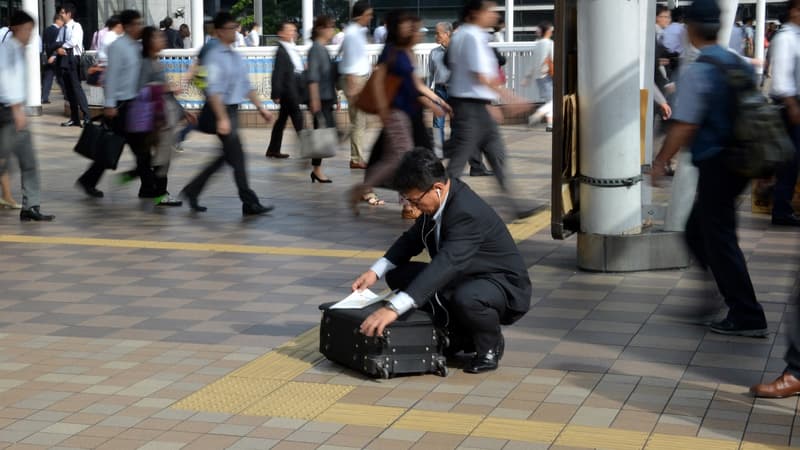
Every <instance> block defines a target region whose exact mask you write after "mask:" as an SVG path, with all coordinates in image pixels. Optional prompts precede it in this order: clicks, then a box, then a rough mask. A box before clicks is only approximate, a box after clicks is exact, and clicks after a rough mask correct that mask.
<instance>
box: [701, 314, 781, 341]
mask: <svg viewBox="0 0 800 450" xmlns="http://www.w3.org/2000/svg"><path fill="white" fill-rule="evenodd" d="M709 329H710V330H711V331H713V332H714V333H717V334H725V335H728V336H745V337H762V338H763V337H767V334H768V330H767V327H757V328H753V327H749V326H747V327H745V326H741V325H738V324H736V323H734V322H732V321H731V320H730V319H722V320H720V321H718V322H714V323H712V324H711V326H710V327H709Z"/></svg>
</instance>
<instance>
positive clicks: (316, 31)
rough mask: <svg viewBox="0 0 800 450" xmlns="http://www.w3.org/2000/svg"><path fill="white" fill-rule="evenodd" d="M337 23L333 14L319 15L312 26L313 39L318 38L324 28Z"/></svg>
mask: <svg viewBox="0 0 800 450" xmlns="http://www.w3.org/2000/svg"><path fill="white" fill-rule="evenodd" d="M335 23H336V22H334V20H333V17H331V16H318V17H317V18H316V19H314V27H313V28H311V39H312V40H316V39H317V38H318V37H319V36H320V34H322V31H323V30H324V29H326V28H328V27H332V26H334V25H335Z"/></svg>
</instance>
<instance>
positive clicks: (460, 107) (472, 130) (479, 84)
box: [445, 0, 531, 217]
mask: <svg viewBox="0 0 800 450" xmlns="http://www.w3.org/2000/svg"><path fill="white" fill-rule="evenodd" d="M495 6H497V4H496V3H495V2H493V1H490V0H468V1H467V2H466V4H465V5H464V8H463V10H462V12H461V21H462V25H461V26H460V27H459V28H458V32H457V33H454V34H453V38H452V40H451V42H450V49H449V52H448V61H449V62H450V70H451V75H450V83H449V84H448V94H449V96H450V105H451V106H452V107H453V116H452V119H451V130H452V131H451V137H450V140H449V141H448V143H447V146H445V157H446V158H450V161H449V163H448V165H447V171H448V174H449V176H450V177H452V178H459V177H460V176H461V174H462V172H463V171H464V166H465V165H466V164H467V161H468V160H469V159H470V158H475V157H477V158H480V155H481V154H482V155H485V156H486V159H487V160H488V162H489V164H490V165H491V168H492V170H493V171H494V176H495V177H496V178H497V181H498V183H499V184H500V187H501V189H503V190H504V191H505V192H508V191H509V189H508V183H507V180H506V176H505V157H506V156H505V155H506V149H505V145H504V144H503V138H502V136H500V130H499V128H498V125H497V121H496V120H495V119H494V117H493V116H492V114H491V113H490V110H489V108H490V107H491V104H492V102H493V101H495V100H497V99H498V98H499V97H500V93H501V91H502V89H501V86H500V83H499V81H498V70H497V68H498V63H497V58H496V57H495V55H494V52H493V51H492V49H491V47H489V42H488V40H489V35H488V34H487V33H486V32H485V31H484V30H485V29H487V28H491V27H493V26H494V25H495V23H497V17H498V16H497V12H496V11H495V10H494V7H495ZM479 152H480V153H479ZM509 200H510V201H511V202H512V203H513V200H511V199H509ZM513 207H514V209H515V214H516V215H517V216H518V217H525V216H527V215H529V214H530V213H531V211H526V210H523V209H521V208H519V207H518V206H517V205H516V204H514V205H513Z"/></svg>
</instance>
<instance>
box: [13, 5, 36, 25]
mask: <svg viewBox="0 0 800 450" xmlns="http://www.w3.org/2000/svg"><path fill="white" fill-rule="evenodd" d="M26 23H33V17H31V15H30V14H28V13H26V12H25V11H23V10H21V9H18V10H16V11H14V12H13V13H11V17H10V18H9V19H8V26H9V27H16V26H18V25H24V24H26Z"/></svg>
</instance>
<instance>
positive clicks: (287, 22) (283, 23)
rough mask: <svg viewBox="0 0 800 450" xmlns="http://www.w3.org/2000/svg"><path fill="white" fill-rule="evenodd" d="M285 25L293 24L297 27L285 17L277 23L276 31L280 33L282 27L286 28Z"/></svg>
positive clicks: (295, 25)
mask: <svg viewBox="0 0 800 450" xmlns="http://www.w3.org/2000/svg"><path fill="white" fill-rule="evenodd" d="M287 25H294V27H295V28H297V24H296V23H294V22H292V21H291V20H289V19H285V20H282V21H281V23H279V24H278V32H279V33H280V32H281V31H283V29H284V28H286V26H287Z"/></svg>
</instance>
